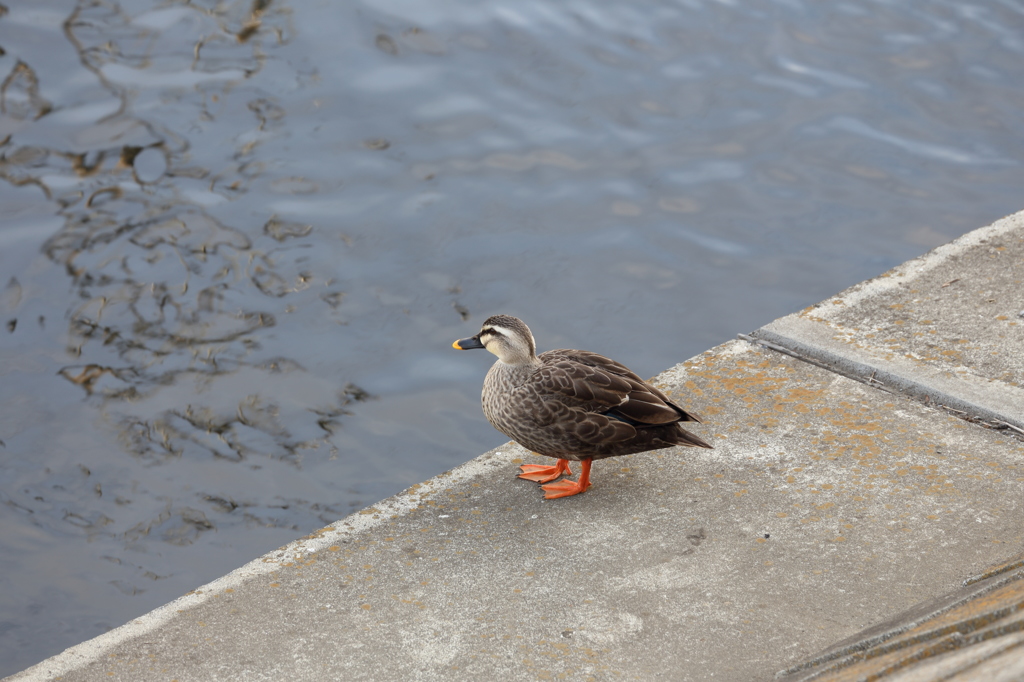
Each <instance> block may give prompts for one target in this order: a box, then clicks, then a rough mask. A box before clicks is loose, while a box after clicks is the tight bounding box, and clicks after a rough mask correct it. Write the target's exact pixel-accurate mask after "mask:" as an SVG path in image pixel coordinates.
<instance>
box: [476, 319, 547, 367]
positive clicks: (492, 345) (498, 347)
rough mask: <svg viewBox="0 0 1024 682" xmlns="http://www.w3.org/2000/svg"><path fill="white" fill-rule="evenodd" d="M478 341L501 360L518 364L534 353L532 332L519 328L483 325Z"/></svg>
mask: <svg viewBox="0 0 1024 682" xmlns="http://www.w3.org/2000/svg"><path fill="white" fill-rule="evenodd" d="M480 343H482V344H484V348H486V349H487V350H488V352H490V353H493V354H494V355H496V356H498V359H500V360H501V361H502V362H505V363H508V364H519V363H522V362H528V361H529V360H530V358H532V357H533V356H534V355H535V354H536V347H537V346H536V344H535V342H534V340H533V334H530V333H529V332H526V334H524V332H523V331H521V330H519V329H510V328H508V327H501V326H498V325H496V324H489V325H485V326H484V328H483V329H481V330H480Z"/></svg>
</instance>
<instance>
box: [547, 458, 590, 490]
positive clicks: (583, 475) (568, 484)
mask: <svg viewBox="0 0 1024 682" xmlns="http://www.w3.org/2000/svg"><path fill="white" fill-rule="evenodd" d="M581 464H582V466H583V470H582V471H580V480H578V481H570V480H564V481H558V482H557V483H548V484H547V485H542V486H541V487H540V489H541V490H543V491H544V499H545V500H556V499H558V498H559V497H570V496H572V495H579V494H580V493H583V492H586V491H587V488H589V487H590V464H591V460H589V459H584V460H582V461H581ZM566 466H568V465H566Z"/></svg>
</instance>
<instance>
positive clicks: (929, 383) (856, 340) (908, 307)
mask: <svg viewBox="0 0 1024 682" xmlns="http://www.w3.org/2000/svg"><path fill="white" fill-rule="evenodd" d="M753 336H754V337H756V338H759V339H764V340H766V341H769V342H771V343H773V344H777V345H779V346H782V347H784V348H786V349H789V350H791V351H794V352H796V353H798V354H800V355H803V356H806V357H809V358H812V359H814V360H816V361H818V362H820V363H823V364H824V365H826V366H828V367H830V368H832V369H834V370H835V371H837V372H839V373H841V374H845V375H848V376H856V377H859V378H861V379H869V380H871V381H873V382H875V383H878V384H879V385H883V386H886V387H888V388H890V389H893V390H896V391H899V392H902V393H906V394H908V395H912V396H914V397H917V398H919V399H924V400H928V401H933V402H935V403H937V404H940V405H945V406H947V407H951V408H953V409H956V410H959V411H961V412H964V413H966V414H967V415H969V416H972V417H977V418H980V419H983V420H987V421H990V422H1002V423H1004V424H1008V425H1011V426H1013V427H1015V428H1016V429H1018V430H1020V431H1021V433H1024V352H1021V348H1022V347H1024V212H1021V213H1016V214H1014V215H1011V216H1009V217H1007V218H1004V219H1003V220H1000V221H998V222H996V223H995V224H993V225H991V226H989V227H985V228H982V229H979V230H975V231H974V232H970V233H968V234H966V235H964V236H963V237H961V238H960V239H957V240H955V241H953V242H951V243H949V244H946V245H944V246H940V247H939V248H937V249H935V250H934V251H932V252H930V253H928V254H925V255H924V256H921V257H920V258H915V259H914V260H911V261H908V262H906V263H904V264H903V265H900V266H899V267H896V268H894V269H892V270H890V271H889V272H887V273H885V274H883V275H881V276H879V277H877V278H875V279H872V280H869V281H867V282H863V283H861V284H858V285H856V286H853V287H851V288H849V289H847V290H846V291H844V292H842V293H840V294H839V295H837V296H835V297H833V298H831V299H828V300H826V301H823V302H821V303H819V304H817V305H815V306H812V307H810V308H807V309H805V310H802V311H800V312H799V313H795V314H793V315H787V316H786V317H783V318H781V319H778V320H775V321H774V322H772V323H771V324H768V325H765V326H764V327H762V328H761V329H759V330H757V331H756V332H754V333H753Z"/></svg>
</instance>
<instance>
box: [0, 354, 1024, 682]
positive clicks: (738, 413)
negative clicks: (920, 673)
mask: <svg viewBox="0 0 1024 682" xmlns="http://www.w3.org/2000/svg"><path fill="white" fill-rule="evenodd" d="M657 381H658V382H659V384H660V385H661V386H662V387H663V388H664V389H666V390H668V391H669V392H670V393H671V394H673V395H675V396H677V397H678V398H679V399H680V400H681V401H683V403H684V404H686V405H692V406H698V407H699V408H700V410H701V411H702V412H703V414H704V415H705V416H706V417H707V421H708V424H709V426H708V427H706V428H705V429H704V430H702V432H701V435H703V436H707V437H711V438H713V439H714V442H715V445H716V449H715V450H713V451H701V452H698V453H694V451H693V450H690V449H687V450H680V451H663V452H659V453H651V454H645V455H633V456H630V457H624V458H619V459H616V460H608V461H604V462H600V463H599V464H598V465H596V466H595V469H594V487H593V488H592V489H591V490H590V491H589V492H588V493H586V494H585V495H580V496H577V497H573V498H566V499H564V500H551V501H545V500H543V499H542V498H541V494H540V491H539V490H538V489H537V487H536V485H535V484H532V483H529V482H526V481H521V480H517V479H515V478H514V476H515V473H516V466H515V465H516V463H517V462H519V461H522V460H523V459H524V458H526V457H528V455H527V453H525V452H524V451H522V449H520V448H519V447H518V446H513V445H507V446H504V447H502V448H499V449H498V450H496V451H494V452H491V453H488V454H487V455H484V456H482V457H480V458H478V459H476V460H474V461H473V462H471V463H469V464H467V465H465V466H464V467H460V468H459V469H456V470H455V471H453V472H452V473H451V474H449V475H446V476H441V477H438V478H435V479H432V480H431V481H428V482H427V483H426V484H424V485H422V486H418V487H416V488H413V489H410V490H409V491H406V492H405V493H403V494H402V495H399V496H397V497H395V498H392V499H390V500H387V501H385V502H384V503H382V504H380V505H376V506H375V507H374V508H371V509H368V510H365V511H364V512H362V513H360V514H358V515H354V516H352V517H349V518H347V519H345V520H343V521H341V522H339V523H337V524H334V525H332V526H329V527H328V528H325V529H323V530H322V531H320V532H319V533H316V534H314V536H311V537H310V538H307V539H304V540H302V541H300V542H298V543H294V544H292V545H289V546H288V547H287V548H285V549H284V550H282V551H281V552H277V553H273V554H270V555H267V556H265V557H263V558H262V559H260V560H258V561H257V562H254V563H253V564H250V565H248V566H246V567H245V568H243V569H241V570H240V571H236V572H235V573H233V574H231V575H229V576H227V577H226V578H224V579H222V580H220V581H217V582H215V583H212V584H211V585H208V586H206V587H204V588H202V589H201V590H197V591H196V592H195V593H193V594H191V595H188V596H186V597H184V598H183V599H181V600H178V601H176V602H173V603H172V604H169V605H168V606H166V607H163V608H162V609H160V610H158V611H156V612H154V613H153V614H150V615H148V616H146V617H144V618H142V619H139V620H137V621H134V622H133V623H131V624H129V625H127V626H125V627H124V628H121V629H119V630H115V631H114V632H112V633H110V634H108V635H105V636H104V637H102V638H98V639H97V640H94V641H93V642H91V643H87V644H85V645H83V646H81V647H76V648H75V649H72V650H69V651H68V652H65V653H64V654H62V655H61V656H58V657H56V658H55V659H51V660H49V661H45V662H43V663H41V664H40V665H38V666H35V667H34V668H31V669H29V670H28V671H26V672H24V673H22V674H21V675H18V676H15V677H14V678H13V679H17V680H39V679H52V678H53V677H56V676H60V677H61V679H62V680H68V681H72V680H138V679H150V678H153V677H154V676H157V675H159V676H160V677H165V678H167V679H172V678H173V679H177V680H180V681H181V682H185V681H186V680H237V679H243V678H244V679H249V680H272V679H281V678H282V677H287V678H289V679H309V680H313V679H332V678H338V679H342V678H343V679H346V680H419V679H424V680H426V679H480V678H483V677H489V678H492V679H547V678H556V677H559V676H563V677H570V678H578V679H604V678H614V677H627V678H628V677H632V678H639V679H650V678H654V677H659V676H661V677H665V678H666V679H679V680H698V679H710V678H712V677H713V678H714V679H718V680H743V681H749V680H757V679H771V677H772V675H773V673H774V671H776V670H780V669H783V668H787V667H789V666H792V665H795V664H796V663H797V662H798V661H800V660H802V659H804V658H806V657H807V656H808V655H810V654H811V653H812V652H814V651H817V650H821V649H823V648H824V647H826V646H828V645H829V644H830V643H832V642H835V641H836V640H838V639H842V638H843V637H849V636H852V635H853V634H854V633H856V632H857V631H859V630H861V629H863V628H864V627H866V626H868V625H870V624H871V623H874V622H876V621H878V620H879V619H881V618H885V617H889V616H892V615H894V614H896V613H899V612H900V611H902V610H904V609H906V608H909V607H910V606H912V605H913V604H914V603H916V602H918V601H921V600H923V599H930V598H934V597H936V596H938V595H940V594H942V593H944V592H946V591H947V590H949V589H950V588H951V587H952V586H953V585H955V584H956V583H957V582H959V581H960V580H962V578H963V576H965V575H969V574H971V573H973V572H977V571H979V570H981V569H983V568H984V567H985V566H987V565H989V564H991V563H993V562H994V561H997V560H999V559H1002V558H1005V556H1006V555H1008V554H1010V553H1012V552H1014V551H1016V548H1017V547H1019V546H1020V545H1021V544H1024V500H1022V497H1021V495H1020V494H1019V493H1020V490H1021V487H1022V481H1024V444H1021V443H1018V442H1016V441H1012V440H1007V439H1004V438H1002V437H1001V434H999V433H998V432H993V431H990V430H987V429H983V428H980V427H977V426H972V425H970V424H968V423H966V422H964V421H962V420H959V419H956V418H953V417H951V416H949V415H947V414H944V413H942V412H940V411H936V410H933V409H929V408H927V407H925V406H923V405H921V404H919V403H916V402H911V401H906V400H903V399H899V398H895V399H894V398H893V397H892V396H890V395H887V394H885V393H882V392H880V391H876V390H873V389H871V388H869V387H867V386H864V385H863V384H860V383H857V382H855V381H852V380H850V379H846V378H844V377H840V376H837V375H835V374H833V373H830V372H827V371H825V370H822V369H820V368H817V367H813V366H811V365H808V364H806V363H803V362H799V361H797V360H792V359H789V358H786V357H784V356H779V355H778V354H775V353H772V352H771V351H767V350H764V349H761V348H759V347H758V346H756V345H753V344H748V343H745V342H742V341H734V342H730V343H728V344H725V345H723V346H720V347H718V348H716V349H713V350H712V351H709V352H707V353H705V354H703V355H701V356H698V357H697V358H695V359H693V360H692V361H690V362H688V363H685V364H683V365H680V366H678V367H676V368H674V369H673V370H670V371H668V372H666V373H664V374H662V375H661V376H659V377H658V379H657ZM709 432H710V433H709Z"/></svg>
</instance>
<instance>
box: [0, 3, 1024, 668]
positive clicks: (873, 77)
mask: <svg viewBox="0 0 1024 682" xmlns="http://www.w3.org/2000/svg"><path fill="white" fill-rule="evenodd" d="M1022 24H1024V8H1020V7H1017V6H1016V5H1013V4H1009V3H997V2H989V3H984V2H983V3H980V4H977V3H976V4H974V5H971V6H962V5H961V4H959V3H953V2H923V1H921V2H904V3H885V2H875V1H869V0H862V1H860V2H852V1H851V2H843V3H839V4H833V5H829V6H828V7H827V8H826V7H823V6H819V5H817V4H814V3H804V2H800V1H799V0H788V1H786V2H782V1H779V2H776V3H774V4H772V3H768V4H762V5H758V6H756V7H755V6H750V5H749V4H735V5H734V4H730V3H721V2H710V1H707V2H705V1H703V0H688V1H686V2H680V3H678V4H677V5H666V4H664V3H654V2H639V3H633V4H631V5H628V6H616V7H606V6H605V5H604V3H592V2H576V3H571V4H570V5H563V4H558V3H544V2H528V3H522V2H516V3H506V2H502V1H501V0H489V1H488V2H484V3H477V4H475V5H473V6H472V7H471V8H467V7H466V6H465V5H464V3H445V2H443V1H442V0H436V1H432V2H419V1H418V2H403V1H402V0H387V1H385V2H379V1H378V2H374V3H365V4H364V5H360V4H358V3H349V4H347V5H344V6H340V5H338V4H337V3H326V2H325V3H316V4H298V5H290V4H286V3H282V2H269V1H267V0H263V1H260V0H257V1H256V2H252V1H246V2H216V3H214V2H190V3H179V2H167V3H163V4H162V5H159V6H156V5H154V4H153V3H146V2H142V0H131V1H126V2H114V1H113V0H109V1H100V2H86V1H82V2H73V1H72V0H64V1H63V2H51V3H47V4H45V5H37V4H35V3H23V4H21V5H18V6H15V5H8V6H6V7H3V8H2V9H0V48H2V52H0V81H2V82H0V178H2V179H3V180H4V182H3V183H2V184H0V198H2V201H3V205H4V214H3V216H2V217H0V314H2V316H3V318H2V321H3V324H4V326H3V328H2V331H0V377H2V379H0V496H2V500H3V503H4V504H3V505H2V506H0V557H2V558H0V576H2V580H3V583H2V585H3V587H4V589H2V590H0V595H2V596H0V632H3V633H4V634H5V637H3V638H0V642H2V644H0V660H3V661H4V662H5V663H4V667H3V668H2V669H0V674H6V673H11V672H14V671H16V670H18V669H20V668H23V667H25V666H27V665H29V664H31V663H33V662H35V661H36V660H39V659H41V658H43V657H45V656H47V655H51V654H53V653H56V652H58V651H59V650H60V649H61V648H63V647H65V646H69V645H71V644H74V643H76V642H78V641H80V640H82V639H85V638H88V637H91V636H94V635H96V634H99V633H100V632H103V631H104V630H105V629H108V628H109V627H113V626H116V625H118V624H120V623H122V622H124V621H125V620H127V619H129V618H131V617H132V616H135V615H138V614H139V613H142V612H144V611H146V610H148V609H150V608H153V607H155V606H157V605H159V604H161V603H163V602H165V601H168V600H169V599H171V598H173V597H175V596H177V595H179V594H181V593H183V592H185V591H187V590H189V589H191V588H193V587H196V586H197V585H199V584H201V583H203V582H206V581H208V580H210V579H212V578H214V577H216V576H217V575H219V574H221V573H224V572H226V571H228V570H230V569H232V568H234V567H236V566H237V565H239V564H241V563H243V562H244V561H246V560H248V559H251V558H253V557H255V556H257V555H259V554H260V553H262V552H265V551H268V550H270V549H272V548H274V547H276V546H279V545H281V544H283V543H285V542H287V541H288V540H290V539H293V538H294V537H295V536H297V535H299V534H301V533H304V532H307V531H310V530H312V529H314V528H316V527H319V526H321V525H323V524H326V523H330V522H331V521H333V520H335V519H337V518H339V517H341V516H343V515H345V514H346V513H348V512H349V511H351V510H352V509H354V508H358V507H361V506H363V505H365V504H368V503H371V502H373V501H375V500H377V499H379V498H381V497H384V496H386V495H389V494H392V493H394V492H397V491H398V490H400V489H402V488H404V487H406V486H408V485H410V484H412V483H415V482H418V481H420V480H422V479H424V478H426V477H428V476H430V475H433V474H435V473H438V472H440V471H442V470H444V469H446V468H449V467H451V466H454V465H456V464H459V463H461V462H463V461H465V460H466V459H469V458H470V457H472V456H475V455H476V454H478V453H479V452H481V451H483V450H485V449H487V448H489V447H493V446H494V445H497V444H498V443H500V442H501V439H500V436H499V435H498V434H496V433H494V432H493V431H492V430H491V429H490V427H489V426H488V425H487V424H486V422H485V421H484V420H483V419H482V416H481V414H480V411H479V406H478V397H477V396H478V392H479V386H480V383H481V381H482V377H483V374H484V372H485V370H486V365H487V360H486V358H475V359H473V358H464V357H462V356H458V357H455V356H453V355H452V354H451V353H450V351H449V345H450V342H451V340H452V339H454V338H459V337H460V336H465V335H466V333H468V332H467V331H466V330H467V329H471V328H472V329H475V325H476V324H478V323H479V322H480V321H481V320H482V319H483V318H484V317H486V316H487V315H489V314H492V313H496V312H508V313H511V314H517V315H520V316H522V317H523V318H524V319H526V320H527V321H528V323H529V324H530V325H531V327H532V328H533V329H534V331H535V333H536V334H537V338H538V342H539V345H541V346H542V347H544V348H551V347H564V346H578V347H587V348H591V349H594V350H598V351H604V352H607V353H609V354H611V355H613V356H615V357H618V358H621V359H623V360H624V361H626V362H628V363H629V364H630V365H631V366H633V367H635V368H637V369H639V370H640V371H641V372H646V373H647V374H653V373H655V372H656V371H658V370H660V369H663V368H665V367H668V366H670V365H671V364H674V363H675V362H678V361H680V360H683V359H685V358H686V357H689V356H691V355H693V354H695V353H697V352H699V351H701V350H703V349H705V348H707V347H710V346H711V345H714V344H715V343H718V342H721V341H723V340H725V339H727V338H729V337H731V336H732V335H734V334H735V333H736V332H743V331H749V330H750V329H752V328H755V327H757V326H758V325H760V324H763V323H765V322H767V321H768V320H770V319H773V318H775V317H777V316H779V315H783V314H786V313H788V312H791V311H792V310H795V309H797V308H799V307H802V306H804V305H807V304H809V303H812V302H814V301H817V300H819V299H821V298H823V297H825V296H828V295H830V294H832V293H834V292H836V291H838V290H839V289H841V288H843V287H845V286H847V285H849V284H852V283H854V282H856V281H859V280H861V279H864V278H866V277H869V276H873V275H875V274H877V273H879V272H881V271H882V270H884V269H886V268H887V267H889V266H891V265H894V264H896V263H898V262H901V261H903V260H905V259H907V258H909V257H912V256H915V255H918V254H919V253H920V252H922V251H923V250H925V249H927V248H930V247H932V246H935V245H938V244H940V243H943V242H945V241H947V240H948V239H950V238H952V237H954V236H956V235H958V234H960V233H962V232H964V231H966V230H968V229H971V228H974V227H977V226H980V225H983V224H986V223H988V222H990V221H991V220H992V219H995V218H997V217H1000V216H1001V215H1003V214H1006V213H1009V212H1011V211H1013V210H1017V209H1019V208H1020V205H1019V201H1020V199H1019V187H1020V186H1021V181H1022V179H1024V178H1022V173H1021V170H1020V169H1021V162H1022V159H1024V154H1022V152H1021V147H1020V144H1019V142H1020V139H1021V138H1022V133H1024V129H1022V128H1024V126H1022V123H1021V120H1022V119H1021V118H1020V116H1019V111H1020V110H1021V108H1022V105H1024V101H1022V100H1024V97H1022V95H1024V86H1022V85H1021V83H1020V81H1019V78H1017V72H1018V70H1019V68H1018V66H1019V63H1020V58H1021V54H1022V52H1024V42H1022V41H1021V39H1020V38H1019V36H1020V35H1022V33H1021V31H1020V30H1019V29H1020V28H1021V26H1022ZM638 341H639V343H638ZM698 411H699V410H698ZM510 476H511V473H510ZM511 484H512V483H510V485H511Z"/></svg>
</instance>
